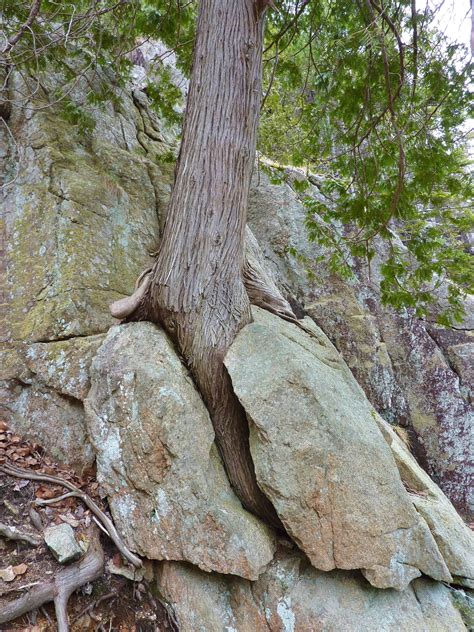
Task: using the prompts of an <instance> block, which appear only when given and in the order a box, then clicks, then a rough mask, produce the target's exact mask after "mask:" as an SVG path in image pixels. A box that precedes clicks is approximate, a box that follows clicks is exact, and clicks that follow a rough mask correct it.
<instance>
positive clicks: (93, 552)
mask: <svg viewBox="0 0 474 632" xmlns="http://www.w3.org/2000/svg"><path fill="white" fill-rule="evenodd" d="M89 536H90V543H89V549H88V551H87V553H86V554H85V556H84V557H83V558H82V560H80V562H78V563H77V564H71V565H70V566H67V567H66V568H64V569H62V570H61V571H59V573H57V575H56V576H55V577H53V578H51V579H50V580H48V581H46V582H44V583H42V584H40V585H38V586H34V587H33V588H31V590H29V591H28V593H27V594H26V595H23V596H21V597H19V598H18V599H16V600H15V601H13V602H11V603H10V604H8V605H7V606H6V607H5V608H4V610H3V611H2V612H1V613H0V623H7V622H8V621H12V620H13V619H16V618H17V617H21V616H22V615H23V614H26V613H27V612H30V611H31V610H35V609H36V608H39V607H41V606H42V605H43V604H45V603H48V602H49V601H54V607H55V611H56V619H57V622H58V632H67V630H68V628H69V626H68V617H67V602H68V599H69V597H70V596H71V595H72V593H73V592H74V591H75V590H77V589H78V588H80V587H81V586H83V585H84V584H87V583H88V582H91V581H94V580H95V579H97V578H98V577H100V576H101V575H102V572H103V568H104V552H103V550H102V547H101V545H100V542H99V535H98V531H97V529H95V528H94V529H91V530H90V531H89Z"/></svg>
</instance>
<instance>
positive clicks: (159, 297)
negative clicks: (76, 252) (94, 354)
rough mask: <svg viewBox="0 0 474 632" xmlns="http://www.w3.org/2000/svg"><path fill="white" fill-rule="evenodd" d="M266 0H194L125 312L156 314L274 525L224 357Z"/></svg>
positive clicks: (249, 492)
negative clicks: (184, 65)
mask: <svg viewBox="0 0 474 632" xmlns="http://www.w3.org/2000/svg"><path fill="white" fill-rule="evenodd" d="M264 8H265V4H264V5H263V6H262V3H261V2H256V1H255V0H201V4H200V13H199V18H198V25H197V39H196V44H195V51H194V61H193V69H192V74H191V80H190V87H189V95H188V100H187V108H186V114H185V122H184V129H183V138H182V143H181V150H180V155H179V159H178V164H177V168H176V178H175V185H174V189H173V193H172V196H171V201H170V206H169V210H168V214H167V218H166V223H165V226H164V231H163V237H162V243H161V248H160V252H159V254H158V256H157V258H156V261H155V264H154V266H153V269H152V271H151V273H150V274H149V276H148V278H147V280H146V283H145V284H144V289H145V291H144V292H143V296H142V298H141V301H140V305H139V307H138V309H137V310H136V311H135V312H134V315H133V319H134V320H135V319H146V320H152V321H154V322H158V323H160V324H162V325H163V326H164V328H165V329H166V330H167V331H168V333H169V334H170V335H171V337H172V338H173V339H174V341H175V342H176V344H177V346H178V348H179V350H180V352H181V354H182V355H183V357H184V358H185V360H186V362H187V363H188V366H189V368H190V370H191V372H192V374H193V377H194V379H195V382H196V384H197V386H198V388H199V390H200V392H201V395H202V397H203V399H204V401H205V403H206V405H207V407H208V410H209V413H210V416H211V419H212V422H213V425H214V430H215V433H216V442H217V445H218V447H219V450H220V452H221V455H222V458H223V461H224V465H225V467H226V470H227V473H228V476H229V479H230V481H231V484H232V486H233V488H234V490H235V491H236V493H237V495H238V496H239V498H240V500H241V502H242V503H243V505H244V506H245V507H246V508H247V509H249V510H250V511H252V512H253V513H255V514H257V515H258V516H260V517H262V518H264V519H265V520H267V522H270V523H271V524H273V525H276V526H280V523H279V520H278V518H277V516H276V513H275V510H274V508H273V506H272V505H271V503H270V502H269V501H268V499H267V498H266V497H265V496H264V494H263V493H262V492H261V490H260V489H259V487H258V485H257V482H256V477H255V471H254V466H253V462H252V459H251V455H250V449H249V431H248V425H247V420H246V416H245V412H244V410H243V408H242V406H241V405H240V403H239V402H238V400H237V398H236V397H235V395H234V393H233V390H232V385H231V382H230V378H229V376H228V374H227V372H226V369H225V367H224V365H223V359H224V356H225V353H226V351H227V349H228V348H229V346H230V344H231V343H232V341H233V340H234V338H235V336H236V334H237V332H238V331H239V330H240V329H241V328H242V327H243V326H244V325H245V324H247V323H249V322H250V320H251V313H250V303H249V298H248V295H247V292H246V290H245V287H244V282H243V266H244V238H245V226H246V213H247V199H248V192H249V187H250V178H251V173H252V169H253V164H254V159H255V150H256V133H257V124H258V117H259V110H260V100H261V90H262V78H261V66H262V42H263V10H264ZM190 432H192V428H190Z"/></svg>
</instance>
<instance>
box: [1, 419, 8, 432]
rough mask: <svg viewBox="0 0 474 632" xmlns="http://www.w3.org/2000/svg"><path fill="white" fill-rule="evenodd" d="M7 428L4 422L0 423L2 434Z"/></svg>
mask: <svg viewBox="0 0 474 632" xmlns="http://www.w3.org/2000/svg"><path fill="white" fill-rule="evenodd" d="M7 429H8V426H7V424H6V422H5V421H0V430H1V431H2V432H3V431H4V430H7Z"/></svg>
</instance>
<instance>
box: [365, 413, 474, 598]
mask: <svg viewBox="0 0 474 632" xmlns="http://www.w3.org/2000/svg"><path fill="white" fill-rule="evenodd" d="M376 421H377V424H378V426H379V428H380V429H381V431H382V433H383V435H384V438H385V440H386V441H387V443H388V444H389V446H390V448H391V450H392V454H393V456H394V458H395V462H396V464H397V467H398V471H399V473H400V477H401V479H402V480H403V483H404V485H405V487H406V489H407V491H408V493H409V495H410V498H411V500H412V502H413V505H414V506H415V509H416V510H417V511H418V513H419V514H420V516H422V517H423V518H424V519H425V520H426V523H427V524H428V526H429V528H430V531H431V533H432V534H433V537H434V539H435V540H436V543H437V545H438V547H439V550H440V551H441V554H442V555H443V558H444V560H445V562H446V564H447V566H448V568H449V570H450V572H451V574H452V576H453V578H454V582H455V583H456V584H463V585H465V586H468V587H470V588H474V581H473V580H474V536H473V533H472V531H471V530H470V529H468V528H466V525H465V524H464V522H463V520H462V519H461V517H460V516H459V514H458V513H457V512H456V510H455V509H454V507H453V506H452V504H451V503H450V502H449V500H448V499H447V498H446V496H445V495H444V494H443V492H442V491H441V490H440V489H439V487H438V486H437V485H435V484H434V483H433V481H432V480H431V479H430V477H429V476H428V475H427V474H426V472H425V471H424V470H422V469H421V467H420V466H419V465H418V463H417V462H416V460H415V459H414V458H413V455H412V454H411V453H410V452H409V451H408V450H407V448H406V446H405V445H404V443H403V442H402V441H401V440H400V438H399V437H398V435H397V434H396V433H395V432H394V431H393V430H392V428H391V427H390V426H389V424H387V422H386V421H384V420H383V419H382V418H381V417H379V416H377V417H376Z"/></svg>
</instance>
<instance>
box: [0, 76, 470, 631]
mask: <svg viewBox="0 0 474 632" xmlns="http://www.w3.org/2000/svg"><path fill="white" fill-rule="evenodd" d="M141 78H142V79H143V77H142V76H141ZM139 80H141V79H140V77H139ZM72 97H73V98H74V99H77V100H78V105H79V106H80V107H81V108H83V109H84V111H85V113H86V114H87V116H88V117H90V118H92V119H93V120H94V123H95V127H94V129H92V130H86V129H81V128H80V126H79V125H77V124H73V123H71V121H67V120H66V119H65V118H64V116H63V115H62V114H61V112H60V107H53V108H52V109H38V110H35V109H32V110H30V109H27V110H22V109H20V108H18V107H16V106H14V107H12V108H11V114H10V118H9V125H10V127H11V131H12V133H13V135H14V138H15V143H16V146H15V145H13V144H12V143H11V142H10V140H11V139H10V140H9V139H8V138H7V136H5V137H4V138H3V139H2V143H1V147H0V166H1V167H2V170H3V172H4V173H5V178H6V179H9V180H12V186H7V187H3V188H1V189H0V196H1V204H2V209H4V214H3V216H2V219H1V220H0V221H1V223H0V229H1V231H0V232H1V234H0V271H1V272H2V282H3V286H2V288H1V290H2V291H1V299H0V302H1V304H2V311H1V316H0V339H1V341H2V349H1V350H0V353H1V358H0V367H1V370H0V399H1V402H2V403H1V408H0V412H1V413H2V415H3V416H4V417H5V418H6V420H7V422H8V423H9V424H10V426H11V427H12V428H14V429H15V430H16V431H17V432H18V433H19V434H22V435H25V436H26V437H28V438H30V439H33V440H36V441H38V442H39V443H41V444H42V445H43V446H44V447H45V448H47V449H48V450H49V451H50V452H51V453H52V454H53V456H54V457H55V458H56V459H58V460H60V461H63V462H65V463H68V464H71V465H73V466H74V467H75V468H76V469H77V470H78V471H84V470H86V469H88V468H90V467H92V466H93V464H94V461H95V459H96V458H97V471H98V476H99V478H100V480H101V482H102V485H103V488H104V490H105V492H106V493H107V496H108V499H109V503H110V507H111V509H112V512H113V516H114V519H115V522H116V524H117V527H118V528H119V530H120V532H121V534H122V535H123V537H124V538H125V539H126V541H127V544H128V545H129V546H130V547H131V548H133V549H134V550H135V551H137V552H138V553H140V554H142V555H146V556H147V557H150V558H155V559H159V560H169V561H163V562H160V563H159V568H160V571H159V579H158V582H157V588H158V590H159V591H160V595H161V596H162V597H163V596H164V597H166V598H167V599H168V601H169V603H170V605H171V606H172V607H173V609H174V611H175V613H176V617H177V620H178V622H179V624H180V626H181V630H183V631H184V632H187V631H189V632H194V630H206V631H214V630H216V631H220V630H228V631H229V630H232V629H233V630H235V631H238V632H246V631H247V630H248V631H249V632H250V631H252V632H253V631H254V630H256V631H258V630H265V631H268V630H272V631H273V630H275V631H276V630H278V631H280V630H281V631H283V630H284V631H285V632H286V631H287V630H293V631H301V632H306V631H307V630H320V629H324V630H335V631H336V630H337V631H338V632H339V630H342V631H344V630H347V631H348V632H349V631H350V632H353V631H354V632H358V630H360V631H361V632H362V631H364V632H365V631H366V630H369V631H370V630H374V631H375V630H377V631H378V630H389V631H390V630H393V631H395V630H397V631H398V630H405V629H406V630H410V631H411V630H415V631H416V630H420V631H421V630H428V631H433V632H439V631H442V630H449V631H451V630H454V631H456V630H463V629H464V627H463V625H462V622H461V620H460V618H459V615H458V614H457V612H456V611H455V610H454V609H453V605H452V600H451V597H452V596H453V595H454V596H455V598H456V603H457V604H458V605H459V604H460V603H461V604H462V608H463V609H465V608H466V607H467V606H468V605H469V603H470V601H469V600H470V597H469V594H468V592H466V594H464V593H461V592H459V591H458V592H453V591H451V590H450V589H448V588H447V587H446V586H444V585H443V584H441V583H439V582H435V581H432V580H430V579H427V578H426V577H424V578H419V579H412V578H414V577H416V576H418V575H419V574H420V572H423V573H424V574H426V575H431V576H432V577H436V578H438V579H443V580H449V581H450V580H451V578H452V579H453V581H454V582H455V583H456V584H464V586H466V587H467V589H468V588H469V586H472V583H471V582H472V548H470V547H472V544H471V538H470V534H469V532H468V531H467V530H466V528H465V526H464V524H463V522H462V521H461V519H460V518H459V516H458V515H457V514H456V512H455V511H454V509H453V507H452V506H451V504H450V503H449V501H448V500H447V498H446V497H445V496H444V495H443V494H442V493H441V492H440V490H439V489H438V488H437V486H436V485H435V484H433V482H432V481H431V480H430V478H429V477H428V476H427V475H426V474H425V473H424V472H423V470H421V468H420V467H419V466H418V464H417V463H416V461H415V460H414V459H413V457H412V456H411V454H410V453H409V452H408V451H407V450H406V448H405V447H404V445H403V443H401V442H400V440H399V438H398V436H397V435H396V434H394V433H393V431H392V430H391V428H390V427H389V426H388V425H387V424H386V423H385V422H384V421H383V420H382V419H381V418H380V417H379V416H378V415H377V414H376V413H375V411H374V410H372V409H371V408H370V406H369V405H368V403H367V402H366V401H365V399H364V396H363V394H362V392H361V390H360V389H359V388H358V387H357V385H356V384H355V382H354V379H353V377H352V375H353V376H355V377H356V378H357V380H358V382H359V383H360V384H361V386H362V387H363V389H364V391H365V393H366V394H367V396H368V398H369V400H370V401H371V402H372V404H373V405H374V407H375V409H376V410H378V411H379V412H380V413H382V414H383V416H384V418H385V419H386V420H388V421H390V422H391V423H395V424H399V425H402V426H408V427H411V428H413V429H414V430H415V431H416V437H417V441H415V443H414V447H415V449H416V450H417V455H418V456H419V457H421V458H422V459H424V460H423V463H424V464H426V466H427V467H428V469H429V472H430V474H432V475H433V476H434V477H435V479H436V480H437V481H439V482H440V484H441V486H442V488H443V489H444V490H445V491H446V493H447V494H448V495H449V497H450V498H451V499H453V500H454V501H455V502H456V503H457V506H458V507H459V508H460V509H462V510H463V511H464V512H465V513H466V514H467V513H468V505H469V502H470V501H469V497H468V496H469V489H470V488H471V489H472V488H473V487H472V485H471V483H470V480H471V479H470V476H471V473H470V470H469V465H468V455H469V452H470V451H471V448H470V445H469V441H472V435H471V438H470V435H469V432H470V427H469V423H470V421H469V420H470V418H469V414H470V413H469V408H468V406H469V398H470V397H471V396H472V394H471V393H470V391H469V380H470V378H472V375H471V373H472V363H471V362H470V359H469V358H470V353H471V352H472V342H471V340H472V339H470V338H469V335H470V333H469V331H468V328H469V327H470V325H469V323H467V322H466V323H465V324H463V325H462V327H461V328H460V329H459V330H457V329H453V328H442V327H438V326H435V325H434V324H432V323H426V322H421V321H419V320H416V319H413V318H411V317H409V316H408V315H396V314H393V313H391V312H390V311H387V310H384V309H382V308H381V307H380V302H379V298H378V296H377V293H376V291H375V289H374V287H373V286H372V285H371V283H370V280H368V279H367V278H366V274H365V271H364V270H363V269H362V268H361V269H360V270H359V277H358V279H356V280H354V281H351V282H346V281H342V280H340V279H338V278H336V277H334V276H333V275H331V274H330V272H329V271H328V269H327V268H325V266H324V264H323V263H318V267H317V269H316V273H317V276H316V279H315V280H309V279H308V278H307V276H306V271H305V264H304V263H302V262H301V261H299V260H298V259H296V258H293V257H291V256H290V255H289V254H288V247H289V246H292V247H294V248H295V249H296V250H297V251H298V252H300V253H302V254H303V255H305V256H307V257H308V259H310V260H311V259H313V258H314V257H315V256H316V255H317V254H321V250H318V248H316V246H315V245H314V244H309V243H308V241H307V239H306V235H305V229H304V208H303V206H302V205H301V203H300V201H299V199H298V195H297V194H296V193H295V191H293V190H292V188H291V186H289V185H287V184H280V185H273V184H270V182H269V180H268V179H267V178H266V176H265V175H264V174H260V176H259V178H258V179H257V178H256V180H255V183H254V187H253V191H252V194H251V200H250V208H249V223H250V226H251V228H252V230H253V232H254V234H255V235H256V237H257V239H258V244H257V243H256V242H255V243H253V242H252V243H251V244H250V241H251V240H249V244H248V245H250V246H252V248H253V251H254V254H255V253H257V255H258V256H257V255H256V259H255V261H256V262H257V263H258V266H262V264H265V266H266V270H264V272H265V275H267V276H266V277H265V278H266V280H267V281H268V284H269V286H271V285H272V283H273V282H274V281H275V282H276V284H277V286H278V287H279V288H280V289H283V291H284V294H285V296H287V297H288V298H289V299H290V301H291V302H292V306H293V308H294V309H295V310H296V312H297V313H298V315H301V316H302V315H303V314H304V312H305V311H306V313H307V314H309V315H310V316H311V317H312V318H313V319H314V320H315V321H316V322H317V323H318V324H319V326H320V327H321V329H323V330H324V331H325V332H326V334H327V335H328V336H329V338H330V339H331V341H332V342H333V343H334V344H335V345H336V347H337V349H338V350H339V351H340V352H341V353H342V355H343V357H344V359H345V361H346V362H347V364H348V365H349V367H350V370H351V371H352V375H351V373H350V372H349V371H348V369H347V367H346V366H345V364H344V362H342V361H341V359H340V356H339V354H338V353H337V351H336V350H335V348H334V347H332V345H331V343H330V342H329V341H328V339H327V338H326V337H325V336H324V334H323V333H322V332H321V331H320V330H319V329H318V328H317V327H314V326H313V325H312V324H311V323H309V322H308V321H306V324H307V326H308V328H311V329H312V331H313V335H312V336H310V337H309V338H308V336H307V334H305V333H304V332H303V331H301V330H300V329H298V328H297V327H295V326H294V325H291V324H289V323H285V322H283V321H281V320H276V319H275V318H274V317H271V316H269V315H267V314H261V313H259V312H258V310H256V314H259V315H257V317H256V318H257V321H256V323H254V324H253V325H251V326H250V327H248V328H246V329H245V330H244V331H243V332H242V333H241V336H240V338H239V340H238V341H237V343H236V345H235V346H234V347H233V349H232V350H231V353H230V355H229V362H230V364H229V368H230V370H231V372H232V373H233V379H235V383H236V389H237V391H238V394H239V396H240V397H241V398H242V401H243V403H244V405H245V406H246V407H247V408H248V412H249V417H250V418H251V420H252V425H251V432H252V451H253V454H254V456H255V462H256V466H257V473H258V476H259V479H260V484H261V485H262V488H263V489H264V490H265V492H266V493H267V494H268V496H269V497H270V498H271V499H272V501H273V502H274V504H275V506H276V508H277V510H278V512H279V514H280V516H281V517H282V519H283V521H284V523H285V525H286V526H287V529H288V532H289V533H290V534H291V535H292V537H293V539H294V541H295V542H296V543H297V544H298V545H299V546H300V547H301V549H303V550H304V551H305V552H306V554H307V556H308V557H306V556H305V555H304V554H303V553H301V552H299V551H298V550H297V549H296V546H293V545H292V544H291V542H289V541H288V540H287V539H284V538H281V539H280V540H279V544H280V549H279V551H278V553H277V555H276V557H275V558H274V559H273V561H272V558H273V556H274V550H275V537H274V534H272V533H271V532H270V530H269V529H267V528H266V527H265V526H264V525H262V524H261V523H260V522H259V521H258V520H256V519H255V518H254V517H253V516H251V515H249V514H248V513H247V512H246V511H244V510H243V509H242V507H241V505H240V503H239V502H238V500H237V498H236V497H235V495H234V494H233V492H232V490H231V489H230V486H229V483H228V481H227V478H226V476H225V472H224V469H223V466H222V463H221V461H220V458H219V456H218V454H217V451H216V448H215V446H214V443H213V431H212V426H211V424H210V421H209V418H208V415H207V412H206V410H205V408H204V405H203V403H202V401H201V399H200V397H199V395H198V393H197V392H196V390H195V388H194V386H193V384H192V381H191V379H190V377H189V375H188V374H187V371H186V369H185V368H184V367H183V366H182V364H181V362H180V360H179V358H178V356H177V355H176V353H175V352H174V350H173V348H172V346H171V345H170V343H169V341H168V339H167V338H166V336H165V335H164V334H163V332H161V331H160V330H159V329H157V328H156V327H153V326H152V325H149V324H129V325H124V326H120V327H113V328H112V329H111V330H110V331H109V333H108V334H107V335H106V336H105V332H107V330H109V328H110V327H111V325H113V324H114V320H113V319H112V318H111V317H110V314H109V311H108V304H109V303H110V302H111V301H113V300H115V299H117V298H120V297H122V296H124V295H128V294H130V292H131V291H132V290H133V286H134V282H135V279H136V277H137V276H138V274H140V272H141V271H142V270H143V269H144V268H146V267H147V266H148V264H149V262H150V258H149V256H148V251H151V250H155V249H156V247H157V244H158V241H159V232H160V225H161V224H162V221H163V216H164V210H165V208H166V203H167V199H168V194H169V190H170V183H171V180H172V170H173V165H172V164H170V163H169V162H167V161H168V156H169V154H170V149H172V148H173V143H172V142H170V140H169V138H168V134H167V133H166V132H165V131H164V129H163V126H162V125H160V124H159V123H158V121H157V120H156V117H155V116H154V115H153V114H152V112H151V111H150V109H149V107H148V104H147V98H146V96H145V94H144V92H141V91H140V90H139V89H135V90H133V91H132V90H130V91H129V92H127V91H126V90H125V91H123V92H122V101H121V103H120V104H118V103H114V104H113V105H112V104H108V105H107V106H105V107H102V108H96V107H92V106H90V105H87V104H84V103H83V101H84V100H83V99H82V101H81V98H82V97H81V90H80V86H79V88H78V92H77V94H76V93H75V94H73V95H72ZM37 98H39V99H41V96H40V95H38V96H37ZM43 105H44V104H43ZM2 134H6V132H5V130H4V129H3V128H1V129H0V135H2ZM3 141H4V142H3ZM18 148H19V149H21V152H20V157H21V160H17V157H18ZM292 177H293V176H292ZM290 183H291V178H290ZM312 194H314V195H317V194H318V192H317V189H316V188H315V187H313V188H312ZM259 248H261V250H262V252H263V255H264V257H263V259H262V257H261V253H260V252H257V251H258V250H259ZM256 327H257V328H258V327H260V330H259V331H260V334H261V333H262V327H263V329H265V328H266V327H270V328H271V329H272V332H273V333H272V334H271V335H270V336H266V335H265V336H263V338H262V339H261V340H260V339H259V341H258V342H256V344H255V346H254V345H253V343H252V344H250V346H249V347H248V348H247V347H246V346H245V345H243V342H242V341H244V340H246V339H248V340H250V339H251V338H252V336H253V335H254V332H255V331H256V329H255V328H256ZM290 332H291V333H290ZM260 334H259V335H260ZM239 345H242V347H243V350H242V351H241V352H239V353H240V355H239V358H238V361H239V366H237V365H236V362H237V355H235V354H237V351H236V350H237V349H238V348H239ZM233 354H234V360H232V355H233ZM252 354H253V356H252ZM270 354H271V357H270ZM292 354H293V359H292V360H289V357H292ZM294 354H296V356H297V357H295V356H294ZM257 356H258V358H257ZM252 357H253V360H252ZM94 358H95V359H94ZM232 362H234V365H233V366H231V364H232ZM91 365H92V367H93V368H92V370H91ZM303 369H304V370H303ZM245 370H247V375H245V374H244V373H245ZM91 371H92V389H91ZM237 373H238V377H237ZM290 373H293V377H294V378H296V379H293V378H291V377H290V381H288V380H287V379H286V377H288V375H289V374H290ZM285 376H286V377H285ZM283 379H284V386H283V387H282V382H281V380H283ZM238 382H239V384H238ZM90 389H91V390H90ZM88 393H89V395H88ZM87 395H88V397H87V400H86V402H87V403H86V408H87V419H86V415H85V411H84V405H83V401H84V399H85V398H86V396H87ZM315 411H316V412H317V415H315ZM315 421H319V424H316V423H315ZM401 481H402V482H403V485H402V482H401ZM308 558H309V559H308ZM178 560H183V561H178ZM191 564H192V565H194V566H192V565H191ZM314 566H317V567H318V569H319V570H318V569H316V568H314ZM198 567H199V568H198ZM331 568H356V569H359V568H360V569H363V571H364V573H365V574H366V577H367V578H368V579H369V580H370V582H372V583H373V584H374V585H376V586H396V587H397V588H398V589H399V590H398V591H395V590H393V589H392V588H386V589H384V590H379V589H376V588H373V587H372V586H370V585H369V584H368V582H367V581H366V580H365V579H364V578H363V577H362V575H361V574H360V573H359V572H358V571H347V570H333V571H331V570H327V569H331ZM200 569H201V570H200ZM321 569H324V570H321ZM217 573H219V574H217ZM250 580H252V581H250ZM410 580H412V581H411V583H410V585H409V586H408V587H406V585H407V583H408V582H409V581H410ZM466 604H467V605H466ZM466 620H467V619H466Z"/></svg>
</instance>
